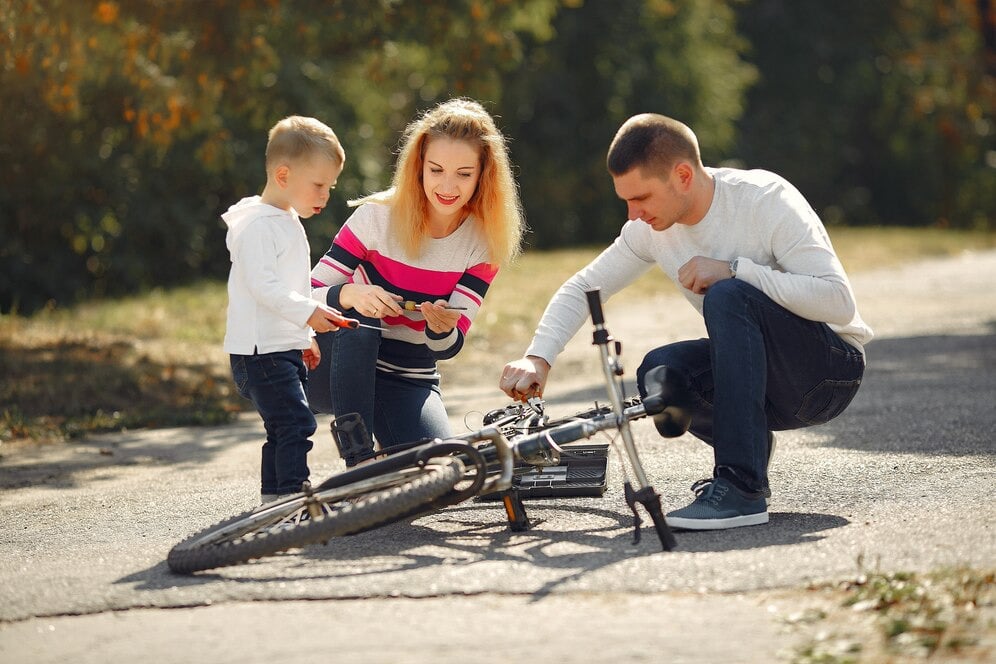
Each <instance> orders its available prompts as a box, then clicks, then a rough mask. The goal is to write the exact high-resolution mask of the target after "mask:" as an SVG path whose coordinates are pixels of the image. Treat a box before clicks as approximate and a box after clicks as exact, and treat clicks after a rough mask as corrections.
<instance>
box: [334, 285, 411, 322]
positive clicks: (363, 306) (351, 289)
mask: <svg viewBox="0 0 996 664" xmlns="http://www.w3.org/2000/svg"><path fill="white" fill-rule="evenodd" d="M403 299H404V298H402V297H401V296H400V295H395V294H394V293H390V292H388V291H386V290H384V289H383V288H381V287H380V286H369V285H366V284H345V285H343V287H342V289H341V290H340V291H339V304H340V305H342V308H343V309H352V310H353V311H355V312H356V313H358V314H360V315H361V316H367V317H369V318H384V317H385V316H400V315H401V307H400V306H399V305H398V302H401V301H402V300H403Z"/></svg>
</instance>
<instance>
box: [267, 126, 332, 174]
mask: <svg viewBox="0 0 996 664" xmlns="http://www.w3.org/2000/svg"><path fill="white" fill-rule="evenodd" d="M316 155H320V156H323V157H327V158H328V159H329V160H331V161H332V162H334V163H335V164H336V166H338V167H339V168H342V166H343V164H344V163H345V162H346V152H345V151H344V150H343V149H342V145H340V144H339V138H338V137H337V136H336V135H335V132H334V131H332V129H331V128H330V127H329V126H328V125H326V124H324V123H322V122H319V121H318V120H316V119H315V118H306V117H302V116H300V115H291V116H290V117H286V118H284V119H283V120H281V121H280V122H278V123H277V124H275V125H273V128H272V129H270V134H269V140H268V141H267V143H266V172H267V173H270V172H272V170H273V169H274V168H276V167H277V166H279V165H280V164H282V163H287V162H290V161H297V160H298V159H310V158H312V157H314V156H316Z"/></svg>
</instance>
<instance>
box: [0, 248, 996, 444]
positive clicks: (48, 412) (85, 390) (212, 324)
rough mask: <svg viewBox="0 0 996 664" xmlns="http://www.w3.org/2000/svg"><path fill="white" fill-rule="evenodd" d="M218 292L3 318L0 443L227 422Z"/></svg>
mask: <svg viewBox="0 0 996 664" xmlns="http://www.w3.org/2000/svg"><path fill="white" fill-rule="evenodd" d="M831 237H832V239H833V242H834V244H835V246H836V248H837V250H838V253H839V254H840V256H841V260H842V262H843V263H844V265H845V266H846V267H847V269H848V270H849V272H851V273H856V272H859V271H862V270H867V269H873V268H881V267H888V266H891V265H895V264H898V263H901V262H904V261H909V260H914V259H919V258H924V257H930V256H944V255H952V254H955V253H958V252H961V251H964V250H966V249H990V248H993V247H996V233H969V232H959V231H951V230H940V229H929V230H907V229H849V228H839V229H832V230H831ZM600 250H601V247H598V248H582V249H568V250H561V251H551V252H527V253H526V254H524V255H523V256H522V257H521V258H520V260H519V261H518V262H517V263H516V264H515V265H513V266H511V267H510V268H507V269H505V270H503V271H502V272H501V273H500V274H499V276H498V278H497V279H496V281H495V283H494V286H493V287H492V289H491V292H490V293H489V295H488V299H487V301H486V303H485V306H484V308H483V309H482V310H481V315H480V316H479V317H478V319H477V321H475V324H474V329H473V331H472V333H471V335H470V337H469V338H468V344H467V346H466V347H465V349H464V351H463V353H461V356H460V358H459V360H457V361H459V362H460V363H461V364H460V366H461V367H462V369H463V370H464V371H467V370H468V369H469V370H470V371H474V370H476V369H480V370H481V371H482V372H483V373H488V372H490V374H494V373H496V371H497V367H496V366H495V364H496V363H498V362H502V363H503V362H504V361H506V360H507V359H511V358H513V357H517V356H518V355H520V354H521V353H522V351H523V350H524V348H525V346H526V344H527V343H528V341H529V339H530V338H531V336H532V332H533V330H534V328H535V324H536V322H537V321H538V320H539V317H540V315H541V314H542V311H543V308H544V307H545V305H546V302H547V301H548V300H549V298H550V296H551V295H552V294H553V293H554V291H555V290H556V289H557V287H559V285H560V284H561V283H562V282H563V281H564V280H565V279H567V278H568V277H569V276H570V275H571V274H573V273H574V272H575V271H576V270H577V269H578V268H579V267H581V266H582V265H584V264H585V263H587V262H588V261H589V260H591V259H592V258H593V257H595V256H596V255H597V253H598V252H599V251H600ZM662 291H670V292H676V290H675V288H674V286H673V285H672V284H671V283H670V282H669V280H668V279H667V278H666V277H664V276H663V275H661V273H660V272H659V271H658V270H656V269H654V270H651V271H650V272H648V273H647V274H646V275H644V276H643V277H641V278H640V279H639V280H638V281H637V282H636V283H635V284H633V285H632V286H630V287H629V288H627V289H626V290H624V291H623V292H622V293H620V294H619V295H618V296H617V299H618V300H621V301H627V300H638V299H640V298H643V297H646V296H648V295H650V294H653V293H659V292H662ZM226 298H227V295H226V291H225V285H224V284H223V283H219V282H205V283H201V284H197V285H194V286H188V287H184V288H177V289H172V290H169V291H162V290H155V291H152V292H149V293H146V294H144V295H141V296H136V297H130V298H125V299H120V300H107V301H94V302H85V303H82V304H79V305H76V306H73V307H67V308H62V307H51V308H49V309H47V310H45V311H41V312H39V313H37V314H35V315H32V316H27V317H25V316H18V315H3V316H0V375H2V376H3V381H2V383H0V404H2V405H0V442H9V441H14V440H35V441H44V440H65V439H73V438H78V437H81V436H85V435H86V434H87V433H91V432H97V431H108V430H122V429H128V428H138V427H159V426H182V425H191V424H216V423H222V422H225V421H228V420H229V419H230V418H232V417H233V416H234V415H235V414H236V413H238V412H239V411H240V410H245V409H246V408H247V407H248V402H246V401H244V400H242V399H241V398H239V397H238V396H237V395H236V394H235V393H234V390H233V388H232V385H231V378H230V376H229V370H228V365H227V357H226V356H225V354H224V353H223V352H222V350H221V341H222V338H223V337H224V328H225V307H226ZM490 374H489V375H490Z"/></svg>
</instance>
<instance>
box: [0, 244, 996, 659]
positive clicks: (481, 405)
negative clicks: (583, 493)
mask: <svg viewBox="0 0 996 664" xmlns="http://www.w3.org/2000/svg"><path fill="white" fill-rule="evenodd" d="M854 284H855V289H856V291H857V293H858V298H859V304H860V307H861V310H862V312H863V314H864V315H865V317H866V319H867V320H868V321H869V323H870V324H871V325H872V326H873V327H874V328H875V329H876V332H877V333H878V337H877V339H876V340H875V341H874V342H873V343H872V344H871V345H870V346H869V348H868V352H869V360H870V365H869V369H868V372H867V374H866V380H865V383H864V385H863V386H862V389H861V392H860V393H859V395H858V397H857V398H856V400H855V402H854V403H853V404H852V405H851V407H850V409H849V410H848V412H847V413H846V414H845V415H844V416H842V417H841V418H840V419H839V420H837V421H835V422H832V423H830V424H828V425H824V426H821V427H816V428H813V429H809V430H806V431H802V432H787V433H784V434H781V435H780V436H779V447H778V452H777V456H776V458H775V460H774V462H773V465H772V471H771V484H772V487H773V490H774V491H775V496H774V498H773V502H772V507H771V510H772V514H771V522H770V524H769V525H767V526H764V527H756V528H743V529H738V530H733V531H727V532H721V533H679V534H678V542H679V550H678V551H675V552H672V553H660V552H659V551H658V547H657V546H655V544H654V541H655V540H654V537H653V535H652V532H651V531H645V537H644V538H643V540H642V541H641V542H640V543H639V544H636V545H634V544H633V543H632V539H631V534H632V531H631V528H630V525H631V524H630V516H629V515H628V514H627V511H626V507H625V504H624V502H623V500H622V496H621V490H620V486H619V484H620V482H619V478H620V474H619V468H618V466H617V465H614V464H610V490H609V492H608V493H607V494H606V495H605V496H604V497H603V498H599V499H594V498H593V499H571V500H559V501H556V500H555V501H537V502H532V503H530V504H529V507H530V516H531V517H532V518H533V519H534V520H535V521H536V522H537V523H536V525H535V527H534V528H532V529H531V530H530V531H528V532H525V533H510V532H508V530H507V529H506V528H505V525H504V522H503V519H504V517H503V514H502V513H501V511H500V510H499V509H497V508H496V507H495V506H494V505H492V504H481V503H470V504H465V505H462V506H458V507H455V508H450V509H447V510H445V511H443V512H441V513H439V514H435V515H431V516H427V517H422V518H420V519H417V520H415V521H414V522H411V523H403V524H396V525H393V526H390V527H387V528H384V529H381V530H378V531H375V532H371V533H366V534H363V535H359V536H355V537H350V538H346V539H344V540H341V541H337V542H334V543H333V544H332V545H330V546H327V547H310V548H307V549H304V550H300V551H296V552H292V553H290V554H287V555H283V556H279V557H276V558H271V559H267V560H264V561H259V562H256V563H253V564H249V565H242V566H237V567H232V568H226V569H222V570H218V571H217V572H216V573H210V574H201V575H196V576H193V577H178V576H173V575H171V574H170V573H169V572H168V571H167V570H166V567H165V564H164V562H163V561H164V559H165V556H166V552H167V551H168V550H169V548H170V546H172V545H173V544H174V543H175V542H177V541H178V540H179V539H181V538H182V537H183V536H185V535H186V534H188V533H189V532H191V531H192V530H195V529H198V528H200V527H202V526H204V525H206V524H208V523H212V522H214V521H216V520H218V519H220V518H223V517H225V516H228V515H230V514H233V513H235V512H238V511H241V510H243V509H246V508H247V507H249V506H251V505H252V504H253V500H254V499H255V492H254V490H253V488H252V487H253V486H255V483H256V477H257V469H256V466H255V459H256V458H257V456H256V454H257V453H256V450H257V446H258V439H259V435H260V431H261V427H260V426H259V424H258V422H257V419H256V417H255V416H245V417H243V418H241V419H240V420H239V421H238V422H237V423H236V424H234V425H230V426H225V427H218V428H208V429H174V430H160V431H140V432H133V433H124V434H116V435H112V436H105V437H100V438H94V439H91V440H89V441H86V442H83V443H72V444H65V445H50V446H44V447H38V448H30V447H15V448H14V449H13V450H11V449H10V448H9V447H5V448H2V449H0V452H2V453H3V455H2V458H0V469H2V471H0V597H2V598H3V601H2V602H0V664H6V663H7V662H11V663H13V662H25V661H32V662H38V663H42V662H70V661H71V662H73V663H74V664H81V663H85V662H119V661H132V660H133V659H135V658H137V657H144V658H146V659H149V660H150V661H155V662H183V663H184V664H189V663H190V662H196V661H206V660H208V659H209V658H210V659H211V660H212V661H220V662H228V661H233V662H234V661H238V662H270V661H274V660H277V661H286V660H289V659H291V658H292V657H294V656H300V657H309V656H315V655H319V656H327V657H334V658H335V660H336V661H345V662H351V661H362V662H398V661H404V662H433V663H436V662H469V661H497V662H506V661H507V662H512V661H516V662H518V661H522V660H523V659H524V658H529V657H532V658H536V659H538V660H542V661H563V662H588V661H600V660H612V661H648V662H649V661H652V662H659V661H689V662H691V661H721V660H728V661H758V662H766V661H772V660H775V659H777V658H779V657H782V658H784V657H787V656H788V654H790V653H791V652H793V650H794V649H796V648H798V647H800V645H802V644H804V643H807V642H809V641H811V640H812V639H813V638H814V633H815V631H816V630H818V629H824V628H826V627H827V626H825V625H820V624H817V625H816V626H815V627H813V628H811V629H807V628H805V627H804V626H803V627H798V625H797V626H796V627H792V628H790V627H787V626H786V625H788V624H793V623H794V619H793V616H796V615H797V614H799V612H800V611H803V610H804V609H805V608H808V607H811V606H818V605H819V603H820V602H821V601H824V600H822V599H821V598H820V597H819V596H818V594H816V593H813V592H810V591H807V590H806V588H807V587H808V586H809V584H812V583H814V582H821V581H833V580H839V579H846V578H851V577H853V576H854V575H855V574H857V573H858V571H859V570H860V569H862V568H864V569H871V570H875V569H881V570H913V571H927V570H932V569H937V568H941V567H947V566H959V565H969V566H975V567H981V568H984V569H991V568H992V567H993V561H994V559H996V556H994V554H996V537H994V526H996V507H994V503H993V501H992V496H993V494H994V491H993V490H994V488H996V482H994V472H993V471H994V468H996V463H994V461H996V454H994V447H993V442H992V441H993V432H994V430H996V411H994V403H996V334H994V333H996V288H994V285H996V252H979V253H969V254H965V255H963V256H961V257H958V258H955V259H944V260H936V261H926V262H923V263H918V264H916V265H911V266H908V267H906V268H903V269H900V270H889V271H882V272H869V273H863V274H859V275H857V276H856V277H855V279H854ZM654 305H655V306H653V307H648V308H647V309H646V310H644V311H631V310H629V309H627V308H625V307H621V306H618V305H617V304H616V303H615V302H610V303H609V306H608V307H607V319H608V321H609V327H610V329H611V330H612V332H613V333H614V335H615V336H616V337H617V338H619V339H621V340H623V341H624V344H625V348H624V357H625V358H626V359H627V362H626V365H627V369H628V371H629V373H630V374H632V372H633V370H634V369H635V366H636V364H637V363H638V361H639V359H640V357H642V354H643V352H644V351H645V350H647V349H648V348H649V344H650V341H649V340H651V339H653V340H654V342H655V343H656V342H657V341H668V340H670V339H678V338H685V337H688V336H690V335H693V334H699V333H700V331H701V320H700V319H699V318H698V316H697V314H695V313H694V312H693V311H692V310H691V308H690V307H688V306H687V304H685V303H684V302H683V301H682V300H679V299H677V298H661V299H660V300H659V301H656V302H655V303H654ZM648 311H670V312H672V313H671V314H670V315H669V316H668V318H667V319H666V320H660V319H654V318H652V317H651V316H650V314H648V313H647V312H648ZM588 342H589V339H588V338H587V335H586V334H584V333H582V334H581V335H579V337H578V338H577V339H576V340H575V341H574V342H573V343H572V345H571V347H570V348H569V349H568V351H567V352H566V353H565V355H564V357H563V361H562V362H560V363H558V366H557V373H556V374H554V378H553V382H552V383H551V385H550V386H549V387H548V397H551V401H552V402H553V406H552V407H553V408H563V409H564V412H567V411H568V410H569V409H570V408H572V407H575V406H577V405H578V404H581V403H585V402H589V401H590V400H591V399H594V398H600V397H601V396H602V391H601V388H600V387H599V385H598V383H597V382H591V381H588V380H585V379H584V377H586V376H597V374H595V373H593V372H594V371H595V370H596V369H595V366H596V365H595V357H594V355H593V351H592V350H591V348H590V346H589V344H588ZM504 359H506V358H499V360H504ZM496 361H498V360H496ZM495 374H496V375H497V369H496V372H495ZM492 378H493V377H490V376H489V377H487V381H486V382H493V380H492ZM445 389H446V391H447V396H448V403H449V406H450V407H451V409H452V414H453V418H454V422H455V424H456V425H457V426H462V423H463V421H464V420H465V419H466V420H467V421H468V423H469V424H470V425H471V426H473V425H475V424H476V423H477V422H478V421H479V420H478V418H479V412H480V411H482V410H486V409H487V408H490V407H493V406H494V405H500V404H501V403H503V399H502V397H501V396H500V394H499V393H498V391H497V389H495V388H494V387H493V386H489V385H484V386H483V387H481V386H479V387H473V388H472V387H465V386H462V385H452V386H451V385H447V386H445ZM635 429H636V430H635V433H636V437H637V442H638V446H639V448H640V450H641V454H642V456H643V458H644V460H645V463H646V465H647V470H648V476H649V477H651V478H652V479H653V481H654V484H655V486H657V487H658V489H659V490H660V491H661V492H662V494H663V496H664V501H665V503H666V507H668V508H671V507H674V506H678V505H682V504H684V503H686V502H687V501H688V500H689V499H690V497H691V494H690V493H689V492H688V490H687V489H688V486H689V485H690V484H691V483H692V482H693V481H694V480H696V479H698V478H699V477H702V476H704V475H705V474H707V472H708V469H709V468H710V467H711V461H710V459H711V455H710V454H709V450H708V448H707V447H705V446H704V445H702V444H701V443H699V442H697V441H696V440H695V439H693V438H692V437H690V436H684V437H682V438H680V439H677V440H675V441H671V442H667V443H663V442H661V441H660V439H658V438H656V437H655V435H654V434H653V431H652V425H650V423H648V422H639V423H637V426H636V427H635ZM332 449H333V446H332V443H331V440H330V439H329V437H328V435H327V434H325V433H323V434H322V435H321V436H320V437H319V439H318V441H317V445H316V452H315V453H314V455H313V460H312V470H313V473H314V474H315V475H316V476H318V477H322V476H325V475H327V474H328V473H330V472H334V471H335V470H336V469H338V468H340V463H341V462H340V461H339V460H338V459H337V458H336V457H335V455H334V453H333V452H332ZM165 609H172V610H165ZM984 611H986V612H987V613H984V615H985V616H988V618H989V620H990V623H989V624H990V625H991V624H993V623H992V619H993V617H994V616H993V611H992V607H989V608H988V609H985V610H984ZM839 629H842V630H859V631H860V629H861V627H860V626H845V627H839ZM848 633H849V634H850V632H848ZM988 634H989V635H990V636H991V634H992V632H991V631H990V632H989V633H988ZM471 635H473V636H472V637H471V638H467V637H469V636H471ZM854 638H857V637H854ZM987 638H988V639H989V641H988V643H989V644H990V645H992V639H991V638H989V637H988V636H987ZM990 652H992V651H990Z"/></svg>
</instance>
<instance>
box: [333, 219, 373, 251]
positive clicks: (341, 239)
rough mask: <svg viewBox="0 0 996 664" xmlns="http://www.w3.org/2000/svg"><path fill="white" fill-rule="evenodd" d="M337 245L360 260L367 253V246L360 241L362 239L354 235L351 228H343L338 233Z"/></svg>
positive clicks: (336, 237)
mask: <svg viewBox="0 0 996 664" xmlns="http://www.w3.org/2000/svg"><path fill="white" fill-rule="evenodd" d="M335 243H336V244H337V245H339V246H340V247H342V248H343V249H345V250H346V251H348V252H349V253H351V254H353V255H354V256H356V257H358V258H363V257H364V256H365V255H366V253H367V247H366V245H364V244H363V243H362V242H361V241H360V238H358V237H356V235H354V234H353V231H352V230H350V228H349V226H343V227H342V229H341V230H340V231H339V232H338V233H336V236H335Z"/></svg>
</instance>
